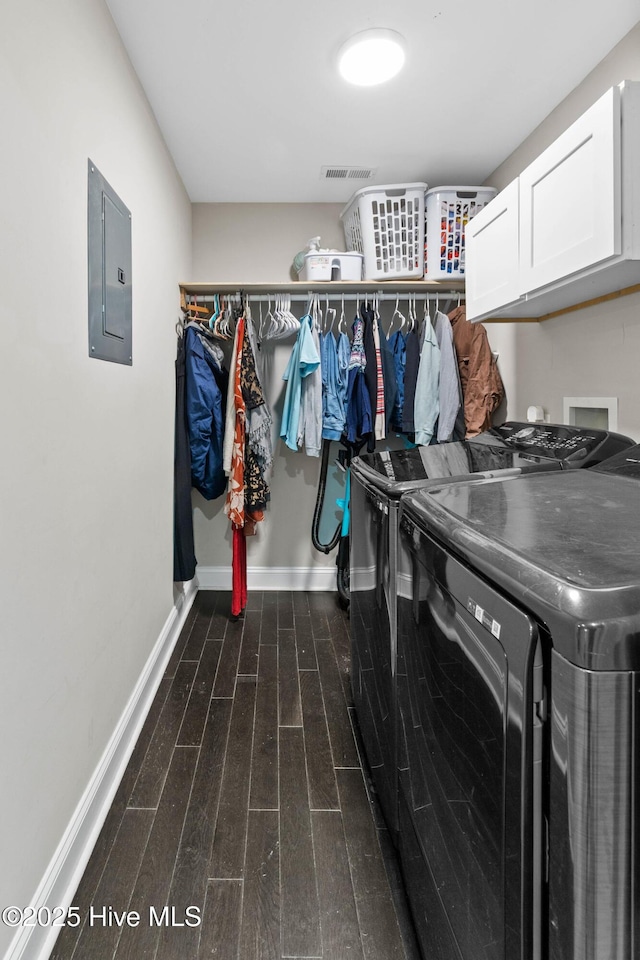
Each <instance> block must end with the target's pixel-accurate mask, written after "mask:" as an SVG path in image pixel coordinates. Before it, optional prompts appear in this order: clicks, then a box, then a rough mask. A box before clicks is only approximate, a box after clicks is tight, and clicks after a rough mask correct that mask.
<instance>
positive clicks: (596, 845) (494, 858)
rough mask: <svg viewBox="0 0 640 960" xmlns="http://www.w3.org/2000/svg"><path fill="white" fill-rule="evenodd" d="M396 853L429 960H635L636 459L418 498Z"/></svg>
mask: <svg viewBox="0 0 640 960" xmlns="http://www.w3.org/2000/svg"><path fill="white" fill-rule="evenodd" d="M399 530H400V535H399V556H400V560H399V562H403V563H404V564H405V565H406V566H407V567H408V568H409V569H410V571H411V575H410V581H409V582H403V583H401V585H400V588H401V589H400V595H399V597H398V664H397V672H398V685H397V705H398V711H399V724H398V727H399V731H400V736H399V743H400V745H399V765H400V774H399V849H400V860H401V866H402V872H403V875H404V879H405V886H406V889H407V894H408V897H409V902H410V905H411V910H412V914H413V917H414V921H415V926H416V931H417V935H418V939H419V942H420V946H421V949H422V952H423V955H424V957H425V960H507V958H508V960H632V958H637V957H639V956H640V816H639V814H640V735H639V733H640V727H639V726H638V723H639V720H638V718H639V717H640V446H635V447H632V448H630V449H628V450H627V451H626V452H624V453H622V454H620V455H619V456H618V457H616V458H614V459H613V460H611V461H609V462H608V463H606V464H601V465H600V466H596V467H594V468H593V469H591V470H577V471H554V472H547V473H530V474H527V475H524V474H521V475H519V476H511V477H502V478H499V477H495V478H493V479H486V480H485V479H480V480H476V481H469V480H466V481H464V480H461V481H454V482H452V483H447V484H440V485H432V486H431V487H430V488H429V489H428V490H423V491H417V492H414V493H410V494H407V495H406V496H405V497H403V499H402V501H401V507H400V513H399Z"/></svg>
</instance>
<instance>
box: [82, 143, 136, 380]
mask: <svg viewBox="0 0 640 960" xmlns="http://www.w3.org/2000/svg"><path fill="white" fill-rule="evenodd" d="M88 246H89V356H90V357H97V358H98V359H99V360H111V361H113V362H114V363H125V364H128V365H129V366H131V364H132V353H131V214H130V213H129V210H128V209H127V207H125V205H124V203H123V202H122V200H121V199H120V197H119V196H118V195H117V193H116V192H115V191H114V190H113V189H112V188H111V187H110V186H109V184H108V183H107V181H106V180H105V179H104V177H103V176H102V174H101V173H100V171H99V170H98V168H97V167H96V165H95V164H94V163H92V162H91V160H89V196H88Z"/></svg>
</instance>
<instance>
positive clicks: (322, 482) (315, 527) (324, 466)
mask: <svg viewBox="0 0 640 960" xmlns="http://www.w3.org/2000/svg"><path fill="white" fill-rule="evenodd" d="M330 448H331V441H330V440H323V441H322V462H321V464H320V479H319V480H318V495H317V496H316V506H315V510H314V512H313V524H312V525H311V542H312V543H313V545H314V547H315V548H316V550H318V551H319V552H320V553H331V551H332V550H334V549H335V548H336V547H337V546H338V541H339V540H340V531H341V529H342V522H340V523H339V524H338V526H337V527H336V532H335V533H334V535H333V536H332V538H331V540H330V541H329V543H321V542H320V518H321V516H322V508H323V506H324V495H325V490H326V487H327V470H328V469H329V452H330Z"/></svg>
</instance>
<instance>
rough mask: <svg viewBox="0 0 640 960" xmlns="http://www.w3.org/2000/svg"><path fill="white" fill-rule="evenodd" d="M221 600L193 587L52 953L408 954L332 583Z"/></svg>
mask: <svg viewBox="0 0 640 960" xmlns="http://www.w3.org/2000/svg"><path fill="white" fill-rule="evenodd" d="M229 609H230V594H228V593H214V592H207V591H205V592H200V593H199V594H198V595H197V597H196V600H195V603H194V605H193V607H192V609H191V610H190V612H189V615H188V618H187V621H186V623H185V625H184V628H183V630H182V632H181V635H180V638H179V640H178V643H177V644H176V647H175V650H174V652H173V654H172V657H171V661H170V663H169V665H168V667H167V670H166V673H165V676H164V677H163V679H162V681H161V684H160V687H159V689H158V693H157V695H156V698H155V700H154V702H153V705H152V708H151V711H150V713H149V716H148V718H147V720H146V722H145V725H144V727H143V730H142V733H141V735H140V738H139V740H138V743H137V744H136V747H135V750H134V752H133V755H132V757H131V760H130V762H129V765H128V767H127V769H126V771H125V774H124V777H123V779H122V782H121V784H120V787H119V789H118V792H117V794H116V796H115V799H114V801H113V804H112V806H111V809H110V811H109V814H108V816H107V819H106V821H105V824H104V827H103V829H102V832H101V834H100V836H99V838H98V841H97V844H96V847H95V849H94V852H93V854H92V857H91V859H90V861H89V864H88V866H87V869H86V871H85V873H84V876H83V878H82V881H81V883H80V885H79V887H78V890H77V893H76V896H75V899H74V906H76V907H77V908H78V910H79V913H80V915H81V917H82V923H81V924H80V925H79V926H78V927H77V928H75V929H74V928H71V927H66V928H64V929H63V931H62V933H61V936H60V937H59V939H58V941H57V943H56V946H55V947H54V950H53V952H52V954H51V958H52V960H72V958H73V960H111V958H114V960H125V958H126V960H134V958H135V960H205V958H206V960H210V958H216V960H280V958H283V957H287V958H303V957H304V958H308V957H318V958H323V960H418V953H417V948H416V946H415V940H414V936H413V930H412V927H411V924H410V922H409V920H408V915H407V912H406V907H405V901H404V893H403V890H402V884H401V881H400V878H399V874H398V870H397V864H396V860H395V857H394V852H393V848H392V845H391V842H390V839H389V837H388V835H387V831H386V829H385V827H384V822H383V821H382V819H381V817H380V814H379V811H378V808H377V804H376V801H375V797H374V796H373V794H372V791H371V790H370V788H369V786H368V784H367V774H366V769H365V770H363V768H362V765H361V761H360V751H359V748H358V744H357V729H356V724H355V717H354V715H353V709H352V707H351V692H350V683H349V625H348V619H347V618H346V616H345V614H344V613H343V612H342V611H341V610H340V609H339V607H338V605H337V602H336V595H335V594H328V593H323V594H316V593H309V594H306V593H289V592H278V593H252V594H250V595H249V601H248V604H247V610H246V613H245V617H244V619H242V620H238V621H237V622H231V621H230V620H229V616H228V614H229ZM165 908H168V910H165ZM134 911H135V913H137V914H139V917H140V920H139V923H138V924H137V925H134V924H135V915H134V913H133V912H134ZM163 911H164V912H163ZM125 912H128V916H129V921H130V923H129V922H127V921H124V922H123V914H124V913H125ZM198 920H199V921H200V922H197V921H198Z"/></svg>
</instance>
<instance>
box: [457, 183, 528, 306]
mask: <svg viewBox="0 0 640 960" xmlns="http://www.w3.org/2000/svg"><path fill="white" fill-rule="evenodd" d="M518 232H519V216H518V181H517V180H514V181H513V183H510V184H509V186H508V187H505V189H504V190H501V191H500V193H499V194H498V195H497V196H496V197H494V199H493V200H492V201H491V202H490V203H489V204H487V206H486V207H484V208H483V209H482V210H481V211H480V212H479V213H478V214H476V216H475V217H473V219H472V220H470V221H469V223H468V224H467V226H466V227H465V247H466V251H467V253H466V268H465V269H466V302H467V316H469V305H470V304H473V309H474V315H478V314H483V315H485V314H487V313H488V312H490V311H492V310H497V309H499V308H500V307H502V306H503V305H504V304H505V303H512V302H513V301H514V300H517V299H518V297H519V296H520V283H519V246H520V244H519V237H518ZM469 250H472V251H473V256H471V257H470V256H469Z"/></svg>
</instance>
